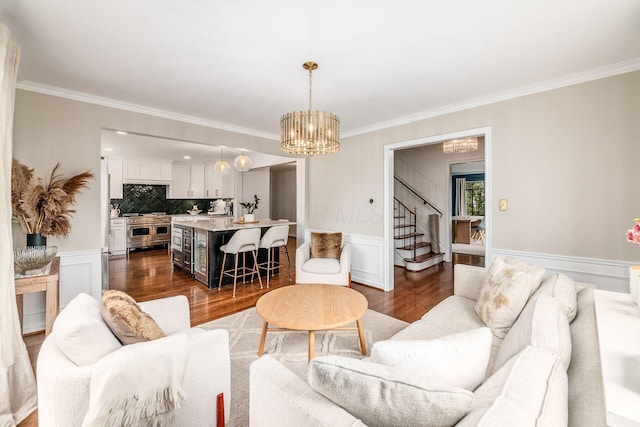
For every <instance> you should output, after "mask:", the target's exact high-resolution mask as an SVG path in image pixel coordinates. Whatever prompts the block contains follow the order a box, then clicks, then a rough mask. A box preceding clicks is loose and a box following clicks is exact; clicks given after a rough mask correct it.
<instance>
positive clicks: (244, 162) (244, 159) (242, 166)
mask: <svg viewBox="0 0 640 427" xmlns="http://www.w3.org/2000/svg"><path fill="white" fill-rule="evenodd" d="M252 163H253V162H252V161H251V159H250V158H249V156H247V155H246V154H244V151H243V152H242V154H240V155H239V156H238V157H236V159H235V160H234V161H233V166H234V167H235V168H236V170H239V171H240V172H246V171H248V170H249V169H251V165H252Z"/></svg>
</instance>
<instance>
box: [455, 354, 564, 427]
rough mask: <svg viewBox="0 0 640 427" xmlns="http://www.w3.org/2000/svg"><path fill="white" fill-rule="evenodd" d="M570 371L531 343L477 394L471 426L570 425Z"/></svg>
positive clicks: (463, 426) (465, 422) (464, 425)
mask: <svg viewBox="0 0 640 427" xmlns="http://www.w3.org/2000/svg"><path fill="white" fill-rule="evenodd" d="M567 396H568V383H567V372H566V371H565V369H564V366H563V364H562V362H561V361H560V360H559V359H558V358H557V357H556V356H555V355H554V354H552V353H551V352H549V351H547V350H545V349H542V348H538V347H533V346H527V347H526V348H525V349H524V350H523V351H522V352H520V353H519V354H518V355H516V356H514V357H513V358H512V359H510V360H509V361H508V362H507V363H505V364H504V365H503V366H502V367H501V368H500V369H499V370H498V371H497V372H496V373H495V374H494V375H492V376H491V377H490V378H488V379H487V380H486V381H485V382H484V383H483V384H482V385H481V386H480V387H478V389H477V390H476V391H475V393H474V399H473V404H472V407H471V411H470V412H469V414H468V415H467V416H465V417H464V418H463V419H462V420H461V421H460V422H459V423H458V424H457V426H459V427H469V426H479V427H483V426H545V427H555V426H566V425H567V422H568V409H567V406H568V405H567V399H568V397H567Z"/></svg>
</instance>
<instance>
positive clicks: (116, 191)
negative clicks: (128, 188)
mask: <svg viewBox="0 0 640 427" xmlns="http://www.w3.org/2000/svg"><path fill="white" fill-rule="evenodd" d="M107 170H108V171H109V197H110V198H111V199H122V159H108V161H107Z"/></svg>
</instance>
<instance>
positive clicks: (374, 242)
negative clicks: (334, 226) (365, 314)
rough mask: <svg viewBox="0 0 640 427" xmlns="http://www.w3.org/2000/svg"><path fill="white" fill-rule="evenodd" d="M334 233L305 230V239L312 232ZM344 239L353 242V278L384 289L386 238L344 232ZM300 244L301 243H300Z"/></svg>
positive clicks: (309, 238)
mask: <svg viewBox="0 0 640 427" xmlns="http://www.w3.org/2000/svg"><path fill="white" fill-rule="evenodd" d="M312 231H314V232H318V233H333V231H328V230H310V229H306V230H305V232H304V240H305V242H308V241H310V240H311V232H312ZM342 240H343V241H345V242H348V243H350V244H351V280H353V281H354V282H357V283H362V284H364V285H368V286H372V287H374V288H379V289H384V274H383V268H382V266H383V265H384V263H383V256H384V251H383V250H382V248H383V245H384V239H383V238H382V237H375V236H366V235H362V234H350V233H342ZM298 246H300V245H298Z"/></svg>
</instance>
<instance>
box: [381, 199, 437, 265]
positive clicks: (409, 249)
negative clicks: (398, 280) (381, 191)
mask: <svg viewBox="0 0 640 427" xmlns="http://www.w3.org/2000/svg"><path fill="white" fill-rule="evenodd" d="M416 210H417V209H416V208H414V209H413V210H411V209H409V208H408V207H407V206H406V205H405V204H404V203H402V202H401V201H400V200H398V198H396V197H394V221H393V223H394V242H395V243H394V249H395V250H394V265H397V266H399V267H404V268H406V269H407V270H409V271H420V270H424V269H426V268H429V267H431V266H434V265H437V264H440V263H441V262H442V260H443V255H442V254H441V253H439V251H437V249H436V252H435V253H434V252H433V251H432V250H431V243H430V242H429V239H428V238H427V237H426V236H425V233H424V232H422V230H419V229H418V225H417V220H416V218H417V214H416Z"/></svg>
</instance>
